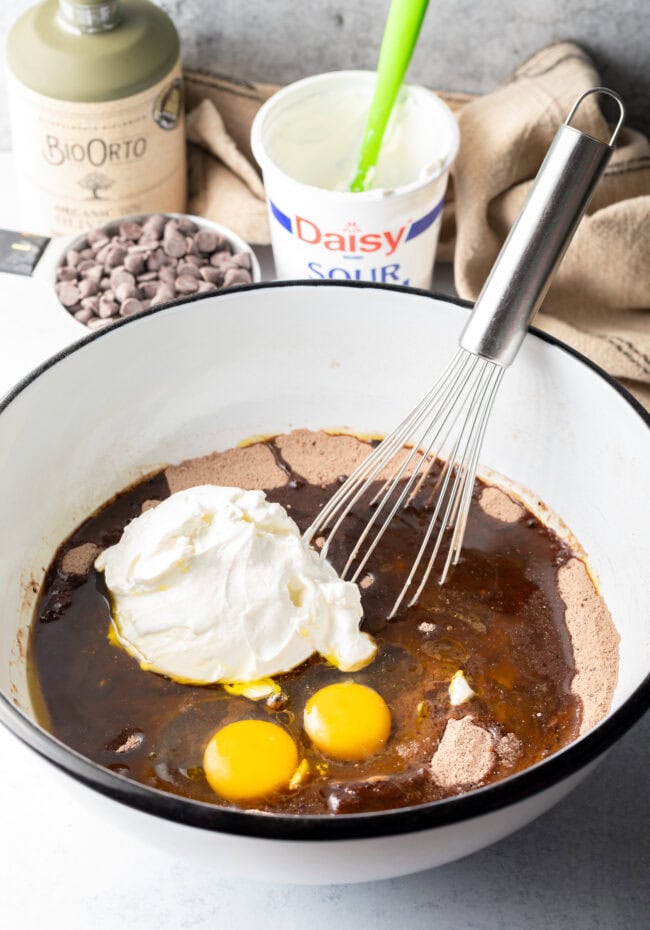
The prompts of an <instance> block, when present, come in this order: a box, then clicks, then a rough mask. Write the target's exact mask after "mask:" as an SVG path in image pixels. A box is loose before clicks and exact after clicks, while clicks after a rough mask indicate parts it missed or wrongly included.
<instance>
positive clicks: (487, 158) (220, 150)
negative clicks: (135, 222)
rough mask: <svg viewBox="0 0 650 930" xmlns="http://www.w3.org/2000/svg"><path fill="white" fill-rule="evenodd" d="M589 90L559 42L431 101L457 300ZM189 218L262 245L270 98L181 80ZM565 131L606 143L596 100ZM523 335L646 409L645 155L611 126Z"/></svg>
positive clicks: (478, 280)
mask: <svg viewBox="0 0 650 930" xmlns="http://www.w3.org/2000/svg"><path fill="white" fill-rule="evenodd" d="M599 83H600V81H599V78H598V74H597V73H596V71H595V69H594V66H593V63H592V62H591V60H590V59H589V57H588V56H587V54H586V53H585V52H584V51H582V49H580V48H579V47H578V46H576V45H574V44H572V43H567V42H564V43H560V44H557V45H552V46H550V47H548V48H545V49H543V50H542V51H541V52H538V53H537V54H536V55H534V56H533V57H532V58H530V59H529V60H528V61H527V62H525V63H524V64H523V65H522V66H521V67H520V68H518V69H517V71H516V72H515V73H514V75H513V76H512V78H511V79H510V80H509V81H508V82H507V83H506V84H504V85H503V86H502V87H499V88H498V89H497V90H495V91H493V92H492V93H490V94H487V95H485V96H484V97H476V98H470V97H468V96H467V95H462V94H446V93H444V92H443V93H441V92H438V93H440V96H442V97H443V99H445V100H446V101H447V103H448V104H449V105H450V106H451V107H452V109H454V110H455V111H457V112H458V120H459V124H460V128H461V147H460V152H459V155H458V159H457V161H456V165H455V166H454V169H453V180H452V184H451V185H450V191H449V195H448V198H447V201H448V202H447V206H446V208H445V214H444V219H443V228H442V235H441V243H440V250H439V257H440V258H443V259H447V260H451V259H452V258H453V260H454V271H455V278H456V287H457V289H458V292H459V294H460V295H461V296H462V297H465V298H467V299H470V300H473V299H475V298H476V296H477V295H478V293H479V291H480V289H481V286H482V284H483V281H484V280H485V278H486V276H487V274H488V272H489V270H490V267H491V266H492V263H493V262H494V260H495V258H496V256H497V254H498V251H499V249H500V247H501V244H502V243H503V240H504V239H505V237H506V235H507V233H508V230H509V229H510V227H511V225H512V223H513V221H514V219H515V217H516V216H517V213H518V212H519V210H520V209H521V206H522V204H523V202H524V199H525V197H526V194H527V192H528V190H529V188H530V185H531V184H532V180H533V178H534V177H535V174H536V172H537V170H538V168H539V166H540V165H541V163H542V160H543V158H544V155H545V153H546V151H547V149H548V147H549V145H550V144H551V141H552V139H553V136H554V134H555V132H556V130H557V127H558V125H559V123H561V122H562V120H563V119H564V118H565V117H566V115H567V113H568V111H569V109H570V107H571V105H572V103H573V102H574V100H575V99H576V97H577V96H578V95H579V94H580V93H581V92H582V91H583V90H586V89H587V88H589V87H593V86H595V85H598V84H599ZM185 86H186V95H187V108H188V138H189V141H190V146H189V149H190V157H189V165H190V202H189V208H190V211H191V212H192V213H197V214H198V215H201V216H207V217H209V218H210V219H212V220H215V221H217V222H220V223H223V224H224V225H226V226H229V227H230V228H231V229H233V230H234V231H235V232H237V233H239V234H240V235H241V236H243V238H244V239H246V240H247V241H248V242H250V243H252V244H253V245H263V244H267V243H268V242H269V241H270V236H269V227H268V219H267V214H266V207H265V204H264V191H263V187H262V183H261V180H260V178H259V175H258V174H257V171H256V169H255V168H254V167H253V165H254V164H255V162H254V159H253V156H252V152H251V150H250V127H251V123H252V121H253V118H254V116H255V114H256V113H257V111H258V109H259V108H260V106H261V105H262V103H264V101H265V100H267V99H268V98H269V97H270V96H271V94H272V93H274V92H275V91H276V90H277V87H276V86H275V85H271V84H249V83H241V82H235V81H232V80H230V79H228V78H223V77H219V76H215V75H206V74H200V73H198V72H193V71H190V72H186V74H185ZM585 103H586V105H585V106H584V107H582V108H581V110H580V114H579V116H580V119H579V120H577V123H576V125H578V127H579V128H580V129H583V130H584V131H586V132H589V133H591V134H593V135H597V136H598V137H599V138H606V137H607V135H608V133H609V130H608V127H607V125H606V123H605V121H604V119H603V116H602V114H601V113H600V110H599V108H598V103H597V99H596V98H595V97H592V98H588V101H586V102H585ZM535 323H536V325H537V326H539V327H540V328H542V329H545V330H546V331H547V332H550V333H552V334H553V335H555V336H557V337H558V338H559V339H562V340H563V341H565V342H567V343H569V344H570V345H572V346H574V347H575V348H576V349H578V350H579V351H580V352H583V353H584V354H585V355H587V356H589V357H590V358H592V359H593V360H594V361H595V362H597V363H598V364H599V365H601V366H602V367H603V368H605V369H606V370H607V371H608V372H609V373H610V374H612V375H614V376H615V377H617V378H620V379H621V380H622V381H624V383H626V385H627V386H628V387H630V388H631V389H632V390H633V392H634V393H635V394H636V395H637V396H638V397H639V398H640V399H641V400H642V401H643V402H644V403H645V404H646V406H649V407H650V144H649V143H648V140H647V139H646V138H645V137H644V136H642V135H641V134H640V133H636V132H634V131H633V130H630V129H624V130H623V132H622V133H621V135H620V137H619V143H618V145H617V148H616V151H615V153H614V155H613V156H612V160H611V162H610V165H609V167H608V169H607V172H606V174H605V176H604V178H603V179H602V181H601V182H600V185H599V187H598V189H597V191H596V194H595V196H594V198H593V200H592V203H591V205H590V207H589V211H588V215H587V216H586V217H585V218H584V220H583V221H582V223H581V225H580V227H579V229H578V232H577V233H576V237H575V239H574V241H573V242H572V244H571V246H570V247H569V250H568V252H567V254H566V256H565V258H564V261H563V263H562V265H561V267H560V270H559V272H558V274H557V277H556V278H555V281H554V283H553V285H552V286H551V289H550V291H549V293H548V295H547V297H546V300H545V302H544V306H543V309H542V312H540V314H539V315H538V317H537V319H536V321H535Z"/></svg>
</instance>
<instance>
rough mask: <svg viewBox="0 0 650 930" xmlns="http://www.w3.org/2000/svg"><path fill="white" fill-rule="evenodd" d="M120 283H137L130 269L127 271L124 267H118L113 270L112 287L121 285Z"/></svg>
mask: <svg viewBox="0 0 650 930" xmlns="http://www.w3.org/2000/svg"><path fill="white" fill-rule="evenodd" d="M120 284H128V285H130V286H131V287H132V286H133V285H134V284H135V277H134V276H133V275H132V274H131V272H130V271H126V270H125V269H124V268H121V269H119V270H118V269H117V268H115V269H114V270H113V271H112V272H111V287H112V288H116V287H119V286H120Z"/></svg>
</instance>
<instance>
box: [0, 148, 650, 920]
mask: <svg viewBox="0 0 650 930" xmlns="http://www.w3.org/2000/svg"><path fill="white" fill-rule="evenodd" d="M11 193H12V184H11V158H10V156H8V155H5V154H0V227H4V228H8V229H15V228H17V218H16V212H15V205H14V203H13V201H12V196H11ZM262 257H263V265H264V267H265V268H266V269H268V268H269V267H270V264H269V258H268V252H266V253H264V254H263V255H262ZM75 333H76V330H75V329H74V326H71V325H70V324H69V320H67V319H65V318H64V317H63V316H62V315H60V311H58V310H57V308H56V307H55V306H54V305H53V303H52V297H51V295H50V293H49V291H48V288H47V286H46V284H45V283H44V282H42V281H41V282H39V281H38V280H31V279H27V278H18V277H14V276H10V275H3V274H0V395H1V394H2V393H3V392H4V391H6V390H7V389H8V388H9V387H10V386H11V384H13V383H14V382H15V381H16V380H17V379H18V378H20V377H21V376H22V375H23V374H25V373H26V372H27V371H28V370H29V369H30V368H31V367H33V366H34V365H36V364H38V363H39V362H40V361H42V360H43V359H44V358H45V357H47V355H48V354H51V353H52V352H54V351H56V350H57V349H59V348H61V347H62V346H63V345H65V344H66V343H67V342H68V341H70V340H71V339H72V338H74V335H75ZM649 743H650V715H649V716H647V717H646V719H645V720H644V721H642V722H641V723H640V724H638V725H637V726H636V727H635V728H634V730H633V731H632V732H631V733H630V734H628V735H627V736H626V737H625V738H624V739H623V740H622V741H621V742H620V744H619V745H618V746H617V747H615V748H614V750H613V751H612V752H611V753H610V754H609V756H608V757H607V758H606V759H605V761H604V762H603V763H602V765H601V766H600V767H599V768H598V770H597V771H596V773H595V774H594V775H592V776H591V778H590V779H589V780H588V781H587V782H586V783H585V784H584V786H582V787H580V788H578V790H577V791H575V792H574V793H573V794H572V795H571V796H570V797H569V798H568V799H567V800H565V801H564V802H562V803H561V804H560V805H559V806H558V807H556V808H555V809H554V810H552V811H551V812H550V813H548V814H546V815H545V816H544V817H542V818H541V819H539V820H537V821H536V822H535V823H533V824H532V825H531V826H529V827H527V828H526V829H524V830H522V831H521V832H520V833H518V834H516V835H515V836H512V837H510V838H508V839H506V840H503V841H502V842H501V843H499V844H497V845H496V846H493V847H491V848H490V849H487V850H484V851H483V852H480V853H477V854H475V855H473V856H471V857H469V858H468V859H465V860H463V861H461V862H457V863H453V864H451V865H448V866H444V867H443V868H439V869H436V870H435V871H430V872H425V873H421V874H419V875H414V876H410V877H407V878H403V879H396V880H393V881H385V882H378V883H375V884H365V885H350V886H342V885H340V886H329V887H323V888H312V887H302V888H301V887H290V886H284V885H262V884H254V883H251V882H246V881H233V880H232V879H226V878H224V877H223V876H221V875H220V874H219V872H218V871H217V870H215V868H214V866H213V865H210V864H207V863H206V865H205V866H204V867H200V868H197V866H196V864H191V863H188V862H186V861H184V860H183V859H181V858H179V857H175V856H174V855H172V854H168V853H163V852H162V851H157V850H155V849H153V850H152V849H151V847H150V846H148V845H144V843H142V842H141V841H140V840H138V838H137V837H134V836H125V835H124V834H123V833H121V832H119V831H118V829H117V828H115V827H113V826H112V825H110V824H107V823H106V821H104V820H100V819H99V818H98V817H97V816H96V815H95V814H94V813H93V811H92V810H90V809H89V808H87V807H86V806H85V805H84V806H82V804H81V803H80V802H79V801H78V800H77V798H76V796H75V792H71V793H68V792H62V791H61V790H60V788H59V786H58V783H53V782H52V781H51V780H50V779H49V777H48V776H49V775H50V768H49V766H48V765H46V764H45V763H44V762H43V761H42V760H41V759H39V758H38V757H37V756H36V755H35V754H34V753H33V752H32V751H31V750H29V749H27V748H26V747H25V746H23V745H22V744H21V743H19V742H18V740H16V739H15V738H14V737H13V736H12V735H11V734H9V733H8V732H6V731H5V730H4V729H3V728H2V727H0V927H3V928H6V930H37V928H38V930H46V928H47V930H136V928H137V930H183V928H192V930H223V928H228V930H293V928H295V930H331V927H337V928H338V930H348V928H349V930H352V928H354V930H394V928H396V927H398V926H399V927H400V928H403V930H420V928H428V927H431V928H433V927H435V928H436V930H542V928H544V930H555V928H557V930H601V928H602V930H642V928H644V927H647V926H648V925H649V924H648V915H649V913H650V792H649V791H648V775H647V768H648V761H649V760H648V748H647V747H648V744H649Z"/></svg>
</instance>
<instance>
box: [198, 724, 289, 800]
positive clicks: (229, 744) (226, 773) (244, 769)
mask: <svg viewBox="0 0 650 930" xmlns="http://www.w3.org/2000/svg"><path fill="white" fill-rule="evenodd" d="M297 767H298V750H297V749H296V744H295V743H294V741H293V740H292V738H291V737H290V736H289V734H288V733H287V732H286V731H285V730H283V729H282V728H281V727H278V726H276V724H274V723H269V722H267V721H265V720H238V721H236V722H235V723H229V724H228V725H227V726H225V727H223V728H222V729H221V730H218V731H217V732H216V733H215V734H214V736H212V737H211V738H210V741H209V742H208V745H207V746H206V747H205V752H204V754H203V768H204V770H205V777H206V778H207V780H208V784H209V785H210V787H211V788H212V790H213V791H216V793H217V794H219V795H221V797H222V798H226V800H228V801H255V800H258V799H260V798H264V797H266V796H267V795H269V794H273V792H274V791H279V790H280V789H281V788H286V787H287V786H288V784H289V782H290V781H291V777H292V775H293V774H294V772H295V771H296V768H297Z"/></svg>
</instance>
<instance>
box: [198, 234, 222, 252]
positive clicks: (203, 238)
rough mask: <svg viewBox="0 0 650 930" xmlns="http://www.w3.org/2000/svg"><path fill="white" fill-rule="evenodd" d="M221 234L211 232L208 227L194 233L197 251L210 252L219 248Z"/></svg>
mask: <svg viewBox="0 0 650 930" xmlns="http://www.w3.org/2000/svg"><path fill="white" fill-rule="evenodd" d="M220 240H221V236H219V235H218V233H216V232H212V230H210V229H202V230H201V231H200V232H198V233H197V234H196V244H197V245H198V247H199V251H201V252H206V253H207V254H211V253H212V252H214V251H215V250H216V249H218V248H219V245H220Z"/></svg>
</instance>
